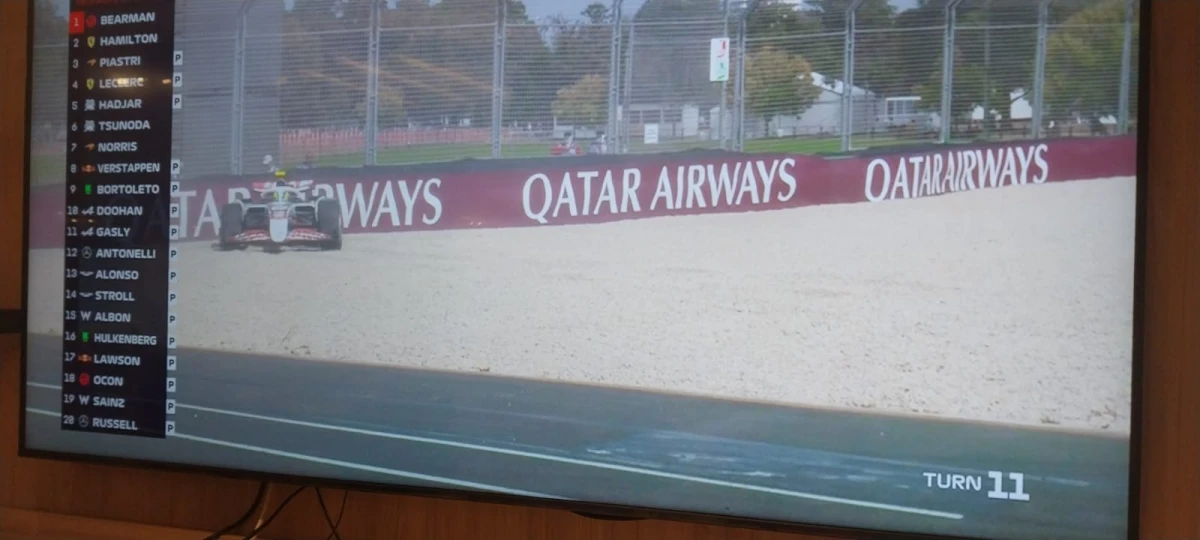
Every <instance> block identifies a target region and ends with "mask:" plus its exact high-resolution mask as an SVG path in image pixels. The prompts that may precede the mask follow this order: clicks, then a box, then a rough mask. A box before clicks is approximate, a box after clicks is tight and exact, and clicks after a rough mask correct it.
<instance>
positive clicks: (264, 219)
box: [218, 171, 342, 251]
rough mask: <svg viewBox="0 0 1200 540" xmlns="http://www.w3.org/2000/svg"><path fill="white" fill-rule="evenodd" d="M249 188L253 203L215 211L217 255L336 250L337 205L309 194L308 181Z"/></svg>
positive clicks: (280, 174)
mask: <svg viewBox="0 0 1200 540" xmlns="http://www.w3.org/2000/svg"><path fill="white" fill-rule="evenodd" d="M275 176H276V178H277V179H276V180H275V181H267V182H255V183H254V184H253V185H252V186H251V189H252V190H253V192H254V195H255V197H256V198H257V200H253V199H252V200H250V201H246V200H236V201H233V202H230V203H229V204H226V205H225V207H224V208H222V209H221V229H220V231H219V234H218V236H219V244H220V247H221V249H224V250H231V249H245V248H246V247H249V246H261V247H262V248H263V249H265V250H268V251H279V250H281V249H282V248H283V247H285V246H308V247H316V248H320V249H323V250H339V249H341V248H342V215H341V205H340V204H339V203H338V201H337V200H336V199H332V198H329V197H324V196H320V195H318V194H316V193H315V192H314V191H313V184H314V183H313V181H312V180H300V181H288V180H284V179H283V178H284V173H283V171H277V172H276V173H275Z"/></svg>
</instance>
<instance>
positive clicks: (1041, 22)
mask: <svg viewBox="0 0 1200 540" xmlns="http://www.w3.org/2000/svg"><path fill="white" fill-rule="evenodd" d="M1050 2H1051V0H1039V1H1038V26H1037V58H1036V59H1034V64H1033V103H1032V105H1033V118H1032V123H1033V138H1034V139H1040V138H1041V137H1042V122H1043V113H1044V112H1045V111H1044V110H1043V109H1044V105H1045V97H1046V95H1045V94H1046V38H1047V34H1048V33H1049V25H1050Z"/></svg>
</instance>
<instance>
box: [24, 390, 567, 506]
mask: <svg viewBox="0 0 1200 540" xmlns="http://www.w3.org/2000/svg"><path fill="white" fill-rule="evenodd" d="M25 410H26V411H28V412H31V413H34V414H41V415H45V416H51V417H57V416H59V413H56V412H54V411H47V410H45V409H36V408H32V407H30V408H26V409H25ZM170 438H172V439H184V440H189V441H196V442H201V443H205V444H212V445H217V446H224V447H227V448H236V449H238V450H246V451H249V452H257V453H260V454H269V455H273V456H279V457H285V458H290V459H297V460H301V461H310V462H313V463H320V464H322V465H333V466H335V467H344V468H347V469H357V470H360V471H367V472H373V473H380V474H386V475H390V476H397V477H400V478H408V479H412V480H423V481H426V482H433V483H437V484H447V485H452V486H458V487H465V488H468V489H475V490H480V491H492V492H497V493H505V494H508V495H521V496H525V497H537V498H542V499H559V500H565V498H563V497H559V496H557V495H547V494H545V493H538V492H535V491H524V490H520V489H512V488H506V487H500V486H493V485H491V484H480V483H478V482H468V481H466V480H457V479H454V478H446V477H444V476H432V475H428V474H421V473H414V472H409V471H401V470H397V469H388V468H385V467H375V466H373V465H365V464H362V463H353V462H349V461H341V460H337V459H329V458H323V457H318V456H310V455H306V454H297V453H295V452H285V451H283V450H275V449H273V448H263V447H261V446H252V445H249V444H241V443H235V442H229V441H222V440H218V439H210V438H208V437H197V436H195V435H186V434H183V433H176V434H174V435H171V436H170Z"/></svg>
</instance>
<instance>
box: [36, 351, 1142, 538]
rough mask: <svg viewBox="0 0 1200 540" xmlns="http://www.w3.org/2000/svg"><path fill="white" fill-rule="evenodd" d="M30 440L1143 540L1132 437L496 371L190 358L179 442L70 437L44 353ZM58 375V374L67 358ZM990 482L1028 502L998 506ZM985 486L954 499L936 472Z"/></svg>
mask: <svg viewBox="0 0 1200 540" xmlns="http://www.w3.org/2000/svg"><path fill="white" fill-rule="evenodd" d="M29 358H30V363H29V378H30V383H29V384H28V386H27V388H28V392H27V421H28V424H27V428H26V437H27V442H28V443H29V444H30V445H31V446H35V447H37V448H42V449H48V450H59V451H87V452H93V453H100V454H104V455H112V456H121V457H135V458H155V459H160V460H161V459H168V460H173V461H176V460H177V461H183V462H188V463H192V464H203V465H211V466H222V467H234V468H244V469H251V470H259V471H269V472H275V473H283V474H299V475H305V476H321V477H338V478H345V479H349V480H356V481H368V482H376V483H405V484H414V485H418V486H426V487H451V488H460V489H484V490H494V491H499V492H503V493H509V494H518V495H530V496H540V497H547V498H559V499H579V500H592V501H599V502H611V503H625V504H631V505H634V506H647V507H666V508H670V509H678V510H690V511H699V512H705V513H733V514H738V515H743V516H746V517H758V518H767V519H776V520H795V521H806V522H815V523H824V524H833V525H849V526H858V527H867V528H883V529H901V530H910V531H915V532H924V533H936V534H952V535H962V536H974V537H989V538H1059V539H1067V538H1079V539H1088V540H1096V539H1102V538H1124V537H1125V519H1126V513H1127V512H1126V500H1127V495H1126V494H1127V491H1128V478H1127V472H1126V471H1127V460H1128V455H1129V451H1128V439H1127V438H1124V437H1102V436H1092V435H1085V434H1079V433H1066V432H1055V431H1048V430H1037V429H1025V428H1014V427H1008V426H995V425H981V424H973V423H965V422H949V421H938V420H933V419H923V418H909V417H896V416H882V415H869V414H862V413H856V412H846V411H833V410H817V409H801V408H791V407H781V406H772V405H766V404H758V403H741V402H732V401H723V400H714V399H706V398H697V397H690V396H681V395H672V394H660V393H650V392H640V391H634V390H623V389H614V388H605V387H597V386H581V385H573V384H567V383H561V382H553V381H532V380H522V379H511V378H504V377H498V376H491V375H484V374H464V373H447V372H435V371H425V370H413V369H403V368H395V367H383V366H372V365H353V364H345V363H332V362H320V361H310V360H303V359H295V358H284V357H269V356H256V355H246V354H238V353H234V352H227V351H211V350H187V349H181V350H180V351H179V359H180V368H179V371H178V372H177V377H178V381H179V385H180V387H179V391H178V394H177V399H178V407H179V413H178V415H177V417H176V427H177V429H178V436H176V437H173V438H170V439H168V440H161V441H160V440H154V439H149V440H148V439H144V438H140V437H120V436H112V435H99V434H81V433H72V432H65V431H60V430H59V426H58V422H59V420H58V410H59V403H60V402H61V397H60V396H61V395H60V393H59V390H58V388H59V387H58V384H57V383H56V380H57V379H58V378H59V377H60V376H61V375H60V373H61V372H60V369H59V365H58V364H57V361H56V360H57V359H58V358H61V346H60V343H59V342H58V340H57V339H49V338H45V337H36V336H30V337H29ZM51 359H54V360H51ZM987 471H1001V472H1003V473H1005V475H1006V482H1005V489H1007V490H1009V491H1011V490H1012V489H1013V482H1011V481H1009V480H1007V474H1008V473H1010V472H1017V473H1022V474H1024V483H1025V488H1024V491H1025V492H1026V493H1028V494H1029V497H1030V499H1029V500H1028V501H1012V500H998V499H993V498H989V497H988V496H987V491H988V490H989V489H990V488H991V486H992V482H991V480H990V479H989V478H988V477H987ZM926 472H937V473H950V474H952V473H958V474H966V475H977V476H980V477H982V485H983V488H982V490H980V491H974V490H952V489H951V490H942V489H936V488H930V487H928V486H927V479H926V477H925V476H924V474H923V473H926Z"/></svg>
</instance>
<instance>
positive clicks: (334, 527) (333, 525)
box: [317, 488, 350, 540]
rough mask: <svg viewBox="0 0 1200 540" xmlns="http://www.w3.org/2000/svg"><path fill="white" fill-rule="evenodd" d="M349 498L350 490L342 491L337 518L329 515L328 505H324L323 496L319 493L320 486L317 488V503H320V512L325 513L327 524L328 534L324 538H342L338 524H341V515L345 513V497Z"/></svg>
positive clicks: (329, 539) (327, 539)
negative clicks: (340, 505)
mask: <svg viewBox="0 0 1200 540" xmlns="http://www.w3.org/2000/svg"><path fill="white" fill-rule="evenodd" d="M349 498H350V492H349V491H344V492H342V507H341V508H340V509H338V516H337V520H334V519H333V518H331V517H330V516H329V507H327V506H325V496H324V495H322V494H321V488H317V503H318V504H320V505H321V513H322V514H325V523H326V524H327V525H329V536H326V537H325V540H342V535H341V534H340V533H338V526H339V525H341V524H342V516H345V515H346V499H349Z"/></svg>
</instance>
